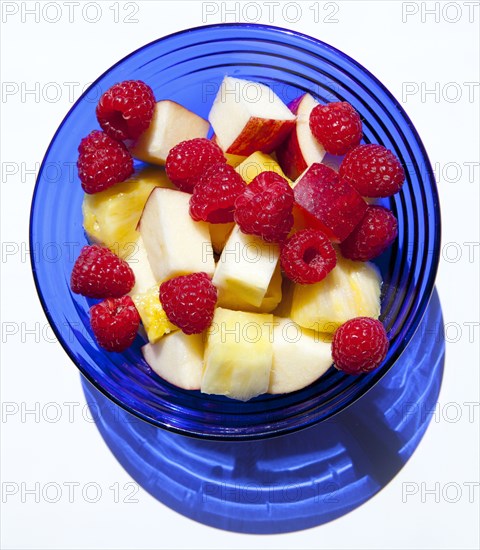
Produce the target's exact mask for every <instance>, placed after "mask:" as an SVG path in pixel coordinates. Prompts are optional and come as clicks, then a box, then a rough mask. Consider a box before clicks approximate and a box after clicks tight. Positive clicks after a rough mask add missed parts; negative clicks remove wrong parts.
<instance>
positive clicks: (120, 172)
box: [77, 130, 133, 194]
mask: <svg viewBox="0 0 480 550" xmlns="http://www.w3.org/2000/svg"><path fill="white" fill-rule="evenodd" d="M78 152H79V155H78V161H77V168H78V177H79V178H80V181H81V182H82V188H83V190H84V191H85V193H90V194H92V193H98V192H99V191H103V190H104V189H108V188H109V187H111V186H112V185H114V184H115V183H119V182H121V181H124V180H126V179H127V178H129V177H130V176H131V175H132V174H133V158H132V155H131V154H130V153H129V152H128V150H127V148H126V147H125V145H124V144H123V143H122V142H120V141H116V140H114V139H112V138H111V137H110V136H107V134H105V133H104V132H100V130H94V131H93V132H90V134H88V136H87V137H86V138H83V139H82V141H81V142H80V145H79V146H78Z"/></svg>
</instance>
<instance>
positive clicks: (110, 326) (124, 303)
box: [90, 296, 140, 352]
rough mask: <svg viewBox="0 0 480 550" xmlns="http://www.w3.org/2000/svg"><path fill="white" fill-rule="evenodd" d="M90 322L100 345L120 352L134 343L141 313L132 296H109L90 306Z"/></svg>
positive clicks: (108, 349)
mask: <svg viewBox="0 0 480 550" xmlns="http://www.w3.org/2000/svg"><path fill="white" fill-rule="evenodd" d="M90 324H91V325H92V330H93V334H94V335H95V338H96V340H97V342H98V345H99V346H100V347H102V348H104V349H106V350H107V351H117V352H120V351H125V350H126V349H127V348H128V347H130V346H131V345H132V344H133V341H134V340H135V336H136V334H137V331H138V327H139V326H140V315H139V314H138V311H137V308H136V307H135V304H134V303H133V300H132V299H131V298H130V296H123V297H122V298H107V299H106V300H104V301H103V302H100V303H99V304H96V305H94V306H92V307H91V308H90Z"/></svg>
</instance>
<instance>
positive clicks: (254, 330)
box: [201, 307, 273, 401]
mask: <svg viewBox="0 0 480 550" xmlns="http://www.w3.org/2000/svg"><path fill="white" fill-rule="evenodd" d="M272 327H273V315H270V314H268V313H246V312H243V311H231V310H229V309H223V308H221V307H218V308H217V309H216V310H215V316H214V318H213V322H212V325H211V327H210V329H209V331H208V332H207V345H206V347H205V358H204V359H205V369H204V372H203V378H202V384H201V391H202V392H203V393H209V394H217V395H226V396H227V397H231V398H232V399H239V400H240V401H248V400H249V399H251V398H252V397H255V396H257V395H260V394H262V393H265V392H266V391H267V390H268V384H269V380H270V370H271V367H272V358H273V348H272V342H271V340H272V337H271V333H272Z"/></svg>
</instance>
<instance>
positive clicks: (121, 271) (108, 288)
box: [70, 244, 135, 298]
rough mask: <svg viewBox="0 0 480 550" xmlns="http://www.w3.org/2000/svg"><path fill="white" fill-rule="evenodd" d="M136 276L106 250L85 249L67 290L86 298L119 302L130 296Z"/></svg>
mask: <svg viewBox="0 0 480 550" xmlns="http://www.w3.org/2000/svg"><path fill="white" fill-rule="evenodd" d="M134 284H135V276H134V274H133V271H132V270H131V268H130V266H129V265H128V264H127V262H126V261H125V260H122V259H121V258H119V257H118V256H115V254H114V253H113V252H111V251H110V250H109V249H108V248H105V247H103V246H98V245H97V244H94V245H91V246H84V247H83V248H82V250H81V252H80V255H79V256H78V258H77V261H76V262H75V265H74V266H73V270H72V275H71V278H70V286H71V288H72V291H73V292H75V294H82V295H83V296H88V297H89V298H118V297H120V296H123V295H124V294H127V293H128V292H130V291H131V290H132V288H133V285H134Z"/></svg>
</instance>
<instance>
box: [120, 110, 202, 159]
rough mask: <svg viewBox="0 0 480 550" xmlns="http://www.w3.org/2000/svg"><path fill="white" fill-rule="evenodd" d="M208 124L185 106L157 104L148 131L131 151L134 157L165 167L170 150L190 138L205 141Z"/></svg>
mask: <svg viewBox="0 0 480 550" xmlns="http://www.w3.org/2000/svg"><path fill="white" fill-rule="evenodd" d="M209 127H210V125H209V123H208V122H207V121H206V120H205V119H203V118H201V117H199V116H198V115H196V114H195V113H192V111H189V110H188V109H186V108H185V107H183V106H182V105H179V104H178V103H175V102H174V101H170V100H163V101H159V102H158V103H157V104H156V105H155V110H154V112H153V119H152V121H151V123H150V126H149V127H148V129H147V130H146V131H145V132H144V133H143V134H142V135H141V136H140V138H139V139H138V140H137V141H136V143H135V144H134V145H133V146H132V147H131V148H130V152H131V153H132V156H133V157H135V158H137V159H139V160H143V161H144V162H151V163H153V164H160V165H164V164H165V161H166V159H167V156H168V153H169V152H170V149H171V148H172V147H174V146H175V145H177V144H178V143H180V142H181V141H185V140H187V139H195V138H205V137H207V133H208V130H209Z"/></svg>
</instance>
